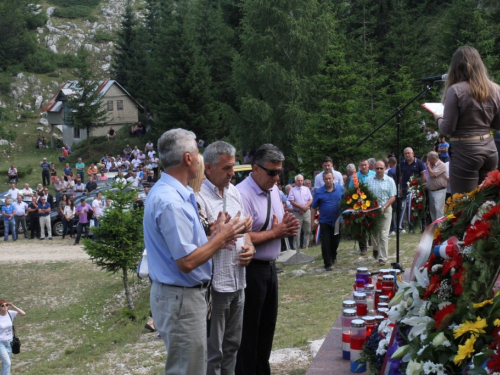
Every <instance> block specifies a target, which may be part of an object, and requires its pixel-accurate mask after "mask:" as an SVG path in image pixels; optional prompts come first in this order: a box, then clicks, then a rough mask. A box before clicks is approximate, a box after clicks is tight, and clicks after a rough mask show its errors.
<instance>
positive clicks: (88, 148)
mask: <svg viewBox="0 0 500 375" xmlns="http://www.w3.org/2000/svg"><path fill="white" fill-rule="evenodd" d="M87 155H88V156H89V160H90V157H91V156H92V155H91V152H90V127H89V126H87Z"/></svg>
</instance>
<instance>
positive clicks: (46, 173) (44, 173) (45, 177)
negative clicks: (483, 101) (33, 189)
mask: <svg viewBox="0 0 500 375" xmlns="http://www.w3.org/2000/svg"><path fill="white" fill-rule="evenodd" d="M45 181H47V183H45ZM42 184H43V186H48V185H50V171H42Z"/></svg>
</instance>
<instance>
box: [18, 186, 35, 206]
mask: <svg viewBox="0 0 500 375" xmlns="http://www.w3.org/2000/svg"><path fill="white" fill-rule="evenodd" d="M20 194H21V195H22V196H23V201H25V202H26V203H29V202H31V198H32V197H33V192H32V191H31V189H29V188H28V189H23V190H21V192H20Z"/></svg>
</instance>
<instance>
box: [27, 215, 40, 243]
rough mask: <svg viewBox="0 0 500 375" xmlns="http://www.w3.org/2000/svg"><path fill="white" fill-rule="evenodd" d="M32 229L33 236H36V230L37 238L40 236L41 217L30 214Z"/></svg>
mask: <svg viewBox="0 0 500 375" xmlns="http://www.w3.org/2000/svg"><path fill="white" fill-rule="evenodd" d="M28 220H29V223H30V230H31V238H35V232H36V236H37V238H38V237H40V219H39V218H38V217H33V216H28Z"/></svg>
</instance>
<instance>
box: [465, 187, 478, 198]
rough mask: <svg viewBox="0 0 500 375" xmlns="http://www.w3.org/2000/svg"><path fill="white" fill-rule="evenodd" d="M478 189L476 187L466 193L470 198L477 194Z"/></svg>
mask: <svg viewBox="0 0 500 375" xmlns="http://www.w3.org/2000/svg"><path fill="white" fill-rule="evenodd" d="M478 191H479V188H476V189H474V190H472V191H471V192H470V193H467V194H466V195H467V196H468V197H470V198H472V197H473V196H474V195H476V194H477V192H478Z"/></svg>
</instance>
